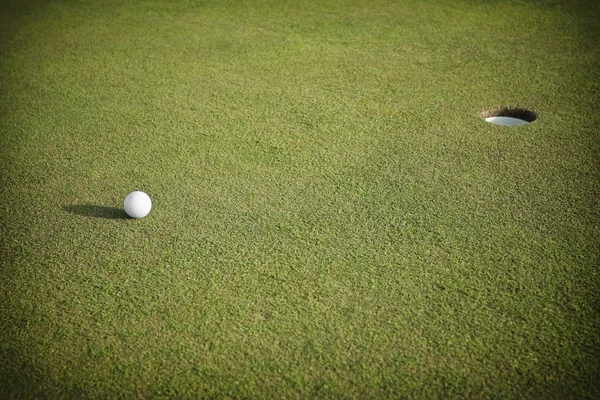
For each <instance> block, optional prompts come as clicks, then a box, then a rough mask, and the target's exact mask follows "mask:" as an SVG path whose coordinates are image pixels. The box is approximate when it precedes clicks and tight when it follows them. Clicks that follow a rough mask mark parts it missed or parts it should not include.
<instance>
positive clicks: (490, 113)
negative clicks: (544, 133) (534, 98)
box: [479, 106, 539, 126]
mask: <svg viewBox="0 0 600 400" xmlns="http://www.w3.org/2000/svg"><path fill="white" fill-rule="evenodd" d="M479 116H480V117H481V118H482V119H483V120H484V121H485V122H487V123H489V124H492V125H501V126H509V125H502V124H494V123H493V122H489V121H486V119H487V118H492V117H509V118H516V119H520V120H521V121H525V122H526V123H525V124H522V125H529V124H531V123H532V122H535V121H537V120H538V117H539V115H538V113H537V112H535V111H532V110H528V109H526V108H522V107H512V106H500V107H495V108H490V109H488V110H484V111H482V112H480V113H479ZM514 126H519V125H514Z"/></svg>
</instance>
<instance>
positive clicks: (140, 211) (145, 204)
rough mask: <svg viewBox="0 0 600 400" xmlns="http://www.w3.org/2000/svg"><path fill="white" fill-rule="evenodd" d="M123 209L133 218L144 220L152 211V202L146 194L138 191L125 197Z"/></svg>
mask: <svg viewBox="0 0 600 400" xmlns="http://www.w3.org/2000/svg"><path fill="white" fill-rule="evenodd" d="M123 208H124V209H125V212H126V213H127V215H129V216H130V217H131V218H144V217H145V216H146V215H148V214H149V213H150V210H151V209H152V200H150V196H148V195H147V194H146V193H144V192H140V191H139V190H137V191H135V192H131V193H129V194H128V195H127V197H125V201H124V202H123Z"/></svg>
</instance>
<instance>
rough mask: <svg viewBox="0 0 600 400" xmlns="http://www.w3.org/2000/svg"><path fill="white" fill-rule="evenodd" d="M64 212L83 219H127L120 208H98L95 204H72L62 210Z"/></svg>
mask: <svg viewBox="0 0 600 400" xmlns="http://www.w3.org/2000/svg"><path fill="white" fill-rule="evenodd" d="M64 210H65V211H67V212H70V213H73V214H77V215H83V216H84V217H92V218H106V219H128V218H129V217H128V216H127V214H126V213H125V211H124V210H123V209H122V208H118V207H106V206H98V205H96V204H72V205H70V206H66V207H65V208H64Z"/></svg>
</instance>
